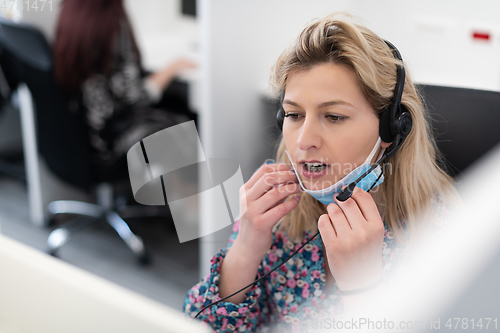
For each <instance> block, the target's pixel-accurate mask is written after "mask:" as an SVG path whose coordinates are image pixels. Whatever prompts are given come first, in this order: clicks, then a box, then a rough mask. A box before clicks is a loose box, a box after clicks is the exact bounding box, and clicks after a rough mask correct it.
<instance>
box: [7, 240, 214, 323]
mask: <svg viewBox="0 0 500 333" xmlns="http://www.w3.org/2000/svg"><path fill="white" fill-rule="evenodd" d="M0 262H1V263H2V271H1V274H0V332H2V333H10V332H18V333H19V332H22V333H32V332H36V333H49V332H50V333H58V332H61V333H67V332H71V333H80V332H81V333H88V332H103V333H104V332H105V333H109V332H120V333H127V332H130V333H137V332H142V333H149V332H151V333H156V332H158V333H159V332H179V333H180V332H194V333H196V332H207V330H206V329H205V328H204V327H202V326H201V325H200V324H199V323H197V322H190V321H188V320H187V319H185V318H184V315H183V314H181V313H180V312H179V311H177V310H174V309H171V308H169V307H167V306H164V305H162V304H160V303H157V302H155V301H153V300H150V299H148V298H146V297H143V296H141V295H139V294H136V293H134V292H132V291H130V290H127V289H125V288H122V287H120V286H118V285H115V284H113V283H111V282H109V281H107V280H104V279H102V278H100V277H98V276H95V275H93V274H90V273H88V272H86V271H83V270H82V269H79V268H77V267H74V266H72V265H70V264H68V263H65V262H63V261H61V260H59V259H56V258H54V257H51V256H49V255H47V254H44V253H42V252H39V251H36V250H34V249H32V248H30V247H28V246H26V245H23V244H21V243H18V242H17V241H14V240H12V239H10V238H8V237H5V236H2V235H0Z"/></svg>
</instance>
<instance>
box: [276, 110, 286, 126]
mask: <svg viewBox="0 0 500 333" xmlns="http://www.w3.org/2000/svg"><path fill="white" fill-rule="evenodd" d="M284 121H285V110H283V107H280V108H279V110H278V112H277V113H276V126H277V127H278V129H279V130H280V131H283V122H284Z"/></svg>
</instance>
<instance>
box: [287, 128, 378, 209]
mask: <svg viewBox="0 0 500 333" xmlns="http://www.w3.org/2000/svg"><path fill="white" fill-rule="evenodd" d="M380 143H381V139H380V137H379V138H378V140H377V143H376V144H375V147H373V150H372V151H371V153H370V155H369V156H368V157H367V158H366V160H365V162H364V163H363V164H362V165H360V166H359V167H357V168H356V169H354V170H352V171H351V172H350V173H349V174H347V175H346V176H345V177H344V178H342V179H341V180H339V181H338V182H337V183H335V184H333V185H332V186H329V187H327V188H324V189H322V190H316V191H312V190H308V189H306V188H305V186H304V183H303V182H302V179H301V178H300V175H299V172H298V171H297V169H296V168H295V165H294V164H293V162H292V159H291V158H290V154H289V153H288V151H286V150H285V152H286V154H287V156H288V159H289V160H290V162H291V163H292V167H293V170H294V171H295V174H296V175H297V178H298V179H299V183H300V187H301V188H302V190H303V191H304V192H306V193H309V194H310V195H311V196H312V197H313V198H315V199H316V200H318V201H319V202H321V203H322V204H325V205H328V204H330V203H332V202H335V201H334V200H333V197H334V196H336V195H337V194H338V193H340V192H341V191H342V187H343V186H344V185H349V184H350V183H352V182H354V181H355V180H357V179H358V177H359V176H361V175H362V174H364V173H365V172H366V171H368V169H370V168H371V165H370V163H371V160H372V158H373V156H375V153H376V152H377V149H378V147H380ZM383 152H384V150H382V151H381V153H380V156H382V154H383ZM380 156H379V158H380ZM379 177H380V178H379ZM377 178H378V180H377ZM383 181H384V175H383V174H382V168H381V167H380V165H379V166H377V167H376V168H375V169H373V170H372V172H370V173H369V174H368V175H366V176H365V177H364V178H363V179H361V180H360V181H359V182H358V184H357V185H356V186H357V187H359V188H361V189H362V190H364V191H368V190H369V189H370V188H372V187H375V186H378V185H380V184H382V182H383ZM374 184H375V185H374Z"/></svg>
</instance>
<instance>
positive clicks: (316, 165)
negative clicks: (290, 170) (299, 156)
mask: <svg viewBox="0 0 500 333" xmlns="http://www.w3.org/2000/svg"><path fill="white" fill-rule="evenodd" d="M327 170H328V165H327V164H324V163H320V162H302V163H300V172H301V174H302V175H303V176H304V177H306V178H318V177H322V176H324V175H325V174H326V173H327Z"/></svg>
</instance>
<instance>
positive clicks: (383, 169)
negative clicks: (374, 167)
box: [366, 161, 387, 192]
mask: <svg viewBox="0 0 500 333" xmlns="http://www.w3.org/2000/svg"><path fill="white" fill-rule="evenodd" d="M386 165H387V162H385V161H384V165H383V166H382V171H380V175H378V177H377V179H376V180H375V181H374V182H373V184H372V186H371V187H370V188H369V189H368V191H366V192H370V191H371V190H372V188H374V187H375V184H377V182H378V181H379V179H380V177H382V175H383V174H384V173H385V166H386Z"/></svg>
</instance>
